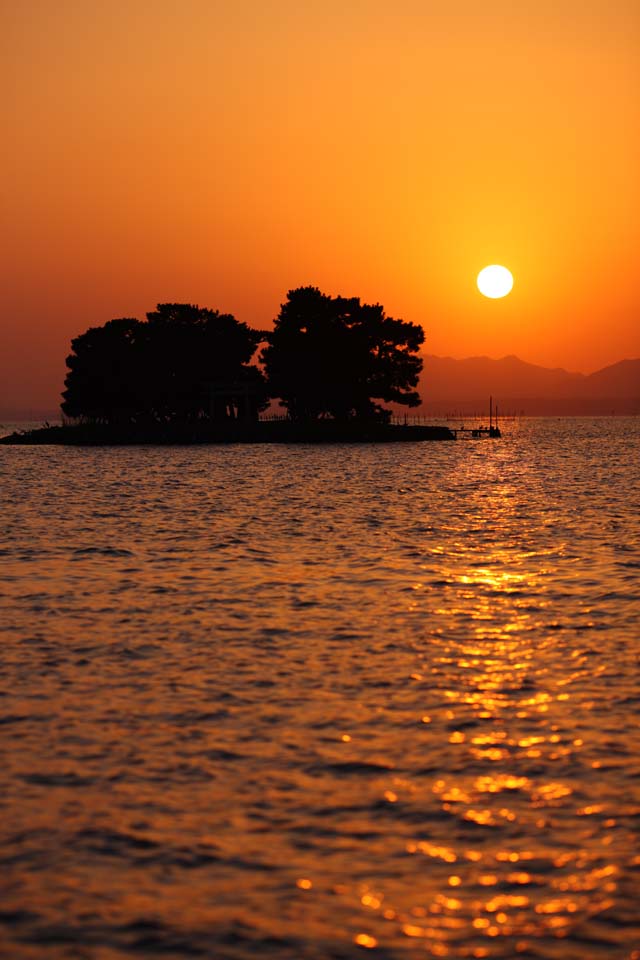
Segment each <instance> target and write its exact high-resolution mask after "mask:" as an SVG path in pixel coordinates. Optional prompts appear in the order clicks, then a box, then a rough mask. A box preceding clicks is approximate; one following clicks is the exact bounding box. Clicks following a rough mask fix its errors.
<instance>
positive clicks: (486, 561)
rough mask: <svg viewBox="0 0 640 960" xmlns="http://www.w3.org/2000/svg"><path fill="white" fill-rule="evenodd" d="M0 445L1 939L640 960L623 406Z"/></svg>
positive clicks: (201, 949)
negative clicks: (325, 433) (358, 434)
mask: <svg viewBox="0 0 640 960" xmlns="http://www.w3.org/2000/svg"><path fill="white" fill-rule="evenodd" d="M507 434H508V435H507V436H506V437H505V438H504V439H503V440H502V441H498V442H491V441H482V442H476V443H473V442H458V443H457V444H452V443H449V444H432V445H430V444H415V445H414V444H408V445H398V446H395V445H393V446H391V445H390V446H377V447H372V446H368V447H367V446H353V447H344V446H343V447H273V446H270V447H259V446H237V447H229V448H216V447H209V448H204V447H201V448H171V449H167V448H164V449H157V448H148V449H141V448H137V449H136V448H120V449H118V448H111V449H63V448H46V447H43V448H29V447H23V448H20V447H14V448H2V449H1V450H0V480H1V484H2V488H1V489H2V500H3V509H2V518H1V529H2V538H1V541H0V559H1V561H2V563H1V567H0V571H1V573H0V577H1V581H0V586H1V590H2V597H1V601H2V608H3V618H2V622H3V628H4V636H3V640H2V648H1V659H2V672H1V676H0V745H1V754H2V756H1V758H0V759H1V763H0V884H1V886H2V895H1V898H0V955H1V956H2V957H5V956H6V957H8V958H9V957H10V958H18V960H22V958H40V957H43V958H63V957H64V958H92V960H93V958H96V960H111V958H113V960H116V958H122V957H163V958H187V957H210V958H215V960H232V958H233V960H244V958H251V957H256V956H258V957H270V958H285V960H307V958H316V960H326V958H344V960H346V958H351V957H358V956H361V955H366V954H367V952H368V953H369V954H370V955H371V956H372V957H379V958H405V957H420V956H426V957H430V956H435V957H454V958H457V957H490V958H494V957H495V958H514V957H528V958H534V957H544V958H550V960H552V958H563V960H595V958H603V960H604V958H606V960H618V958H625V960H629V958H632V957H633V958H637V957H640V953H639V952H638V951H639V950H640V910H639V906H638V904H639V903H640V844H638V826H639V824H640V755H639V747H640V733H639V725H638V716H639V713H640V693H639V689H638V654H639V652H640V637H639V630H638V623H637V618H638V609H639V604H638V597H639V595H640V530H639V524H638V464H639V463H640V457H639V453H640V421H638V420H637V419H636V420H623V419H615V420H594V421H589V420H573V421H569V420H565V421H557V420H555V421H542V420H540V421H529V422H526V421H525V422H523V423H521V424H514V425H509V426H507Z"/></svg>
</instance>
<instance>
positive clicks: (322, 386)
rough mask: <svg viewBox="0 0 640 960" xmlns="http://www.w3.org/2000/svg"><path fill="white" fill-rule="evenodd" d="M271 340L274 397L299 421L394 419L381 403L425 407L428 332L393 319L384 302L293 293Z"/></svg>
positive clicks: (312, 290) (268, 353)
mask: <svg viewBox="0 0 640 960" xmlns="http://www.w3.org/2000/svg"><path fill="white" fill-rule="evenodd" d="M266 339H267V341H268V345H267V347H266V348H265V349H264V350H263V351H262V354H261V360H262V362H263V363H264V368H265V373H266V375H267V381H268V385H269V394H270V395H271V396H272V397H278V398H280V402H281V404H282V405H283V406H284V407H286V408H287V410H288V412H289V415H290V416H291V417H292V418H293V419H294V420H314V419H317V418H319V417H326V416H329V417H333V418H335V419H338V420H345V419H350V418H367V419H370V418H377V419H387V418H388V416H389V412H388V411H387V410H385V409H384V408H382V407H381V406H380V405H379V404H378V403H377V402H376V401H379V400H382V401H384V402H387V403H389V402H393V403H398V404H404V405H406V406H409V407H415V406H418V405H419V403H420V395H419V394H418V393H417V392H416V390H415V389H414V388H415V387H416V386H417V384H418V378H419V375H420V371H421V369H422V359H421V357H419V356H418V355H417V351H418V349H419V347H420V345H421V344H422V343H423V342H424V332H423V330H422V327H420V326H418V325H417V324H414V323H409V322H407V321H404V320H395V319H393V317H388V316H386V314H385V312H384V308H383V307H382V306H381V305H380V304H367V303H360V299H359V298H358V297H350V298H346V297H331V296H327V295H326V294H323V293H321V292H320V290H318V289H317V288H316V287H300V288H298V289H296V290H290V291H289V293H288V294H287V301H286V303H284V304H282V306H281V308H280V313H279V314H278V317H277V319H276V321H275V324H274V329H273V332H271V333H269V334H267V335H266Z"/></svg>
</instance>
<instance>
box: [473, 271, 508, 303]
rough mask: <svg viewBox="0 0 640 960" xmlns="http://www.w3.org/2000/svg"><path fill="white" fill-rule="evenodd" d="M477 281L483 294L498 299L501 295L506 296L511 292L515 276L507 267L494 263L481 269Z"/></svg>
mask: <svg viewBox="0 0 640 960" xmlns="http://www.w3.org/2000/svg"><path fill="white" fill-rule="evenodd" d="M476 283H477V284H478V290H479V291H480V293H481V294H483V296H485V297H490V298H491V299H492V300H498V299H499V298H500V297H506V296H507V294H508V293H511V289H512V287H513V276H512V274H511V271H510V270H507V268H506V267H501V266H499V264H497V263H494V264H491V266H489V267H485V268H484V269H483V270H481V271H480V273H479V274H478V278H477V280H476Z"/></svg>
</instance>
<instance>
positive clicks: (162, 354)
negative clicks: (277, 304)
mask: <svg viewBox="0 0 640 960" xmlns="http://www.w3.org/2000/svg"><path fill="white" fill-rule="evenodd" d="M423 341H424V333H423V331H422V328H421V327H419V326H418V325H417V324H414V323H409V322H406V321H404V320H395V319H393V318H392V317H387V316H386V315H385V312H384V309H383V307H382V306H381V305H380V304H375V305H371V304H365V303H360V300H359V299H358V298H356V297H352V298H346V297H330V296H327V295H325V294H323V293H321V292H320V290H318V289H317V288H315V287H300V288H298V289H297V290H290V291H289V293H288V294H287V300H286V302H285V303H284V304H283V305H282V306H281V308H280V313H279V314H278V317H277V318H276V320H275V322H274V327H273V330H271V331H265V330H254V329H252V328H251V327H249V326H247V324H245V323H241V322H239V321H238V320H236V319H235V317H233V316H231V315H230V314H222V313H218V311H215V310H207V309H204V308H201V307H197V306H193V305H191V304H183V303H162V304H158V307H157V309H156V310H155V311H153V312H152V313H148V314H147V319H146V321H140V320H135V319H129V318H123V319H119V320H110V321H109V322H108V323H106V324H104V326H102V327H92V328H91V329H89V330H87V331H86V332H85V333H83V334H82V335H81V336H79V337H76V338H75V339H74V340H73V341H72V342H71V348H72V353H71V354H70V355H69V357H67V367H68V368H69V372H68V374H67V377H66V380H65V390H64V392H63V397H64V400H63V403H62V410H63V412H64V413H65V414H66V415H67V416H69V417H73V418H83V419H86V420H90V421H93V422H103V423H116V422H118V423H123V422H124V423H145V422H155V423H158V422H173V421H180V422H193V421H199V420H211V421H222V420H255V419H257V417H258V414H259V413H260V411H262V410H264V409H266V407H267V406H268V403H269V400H270V399H271V398H277V399H279V401H280V403H281V405H282V406H283V407H285V408H286V410H287V412H288V415H289V416H290V417H291V418H292V419H294V420H297V421H307V420H316V419H319V418H321V417H331V418H334V419H336V420H349V419H353V418H359V419H362V418H366V419H378V420H385V419H387V418H388V416H389V412H388V411H387V410H385V409H384V408H383V407H381V406H380V403H379V401H382V402H386V403H389V402H394V403H399V404H405V405H407V406H410V407H411V406H417V405H418V404H419V403H420V396H419V394H418V393H417V392H416V390H415V387H416V386H417V383H418V378H419V375H420V371H421V369H422V359H421V358H420V357H419V356H418V350H419V348H420V345H421V344H422V343H423ZM261 345H263V348H262V350H261V352H260V353H259V354H258V361H259V364H260V365H256V363H252V362H251V361H252V359H254V357H255V355H256V351H257V350H258V348H259V347H260V346H261Z"/></svg>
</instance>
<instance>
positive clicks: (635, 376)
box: [418, 354, 640, 416]
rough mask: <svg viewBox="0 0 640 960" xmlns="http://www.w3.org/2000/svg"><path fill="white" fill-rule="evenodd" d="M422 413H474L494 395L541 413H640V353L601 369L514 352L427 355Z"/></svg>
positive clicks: (505, 405)
mask: <svg viewBox="0 0 640 960" xmlns="http://www.w3.org/2000/svg"><path fill="white" fill-rule="evenodd" d="M418 390H419V392H420V395H421V398H422V406H421V408H420V411H418V412H421V413H426V414H444V413H453V412H456V411H458V412H460V413H463V414H464V413H466V414H470V413H473V412H476V411H484V410H485V409H487V408H488V399H489V395H493V397H494V398H495V399H496V400H497V402H498V403H499V405H500V407H501V409H502V410H503V411H504V412H505V413H506V412H513V413H522V412H524V413H525V414H530V415H532V416H535V415H554V414H557V415H571V414H575V415H578V414H610V413H619V414H633V413H640V359H636V360H621V361H620V362H618V363H614V364H612V365H611V366H608V367H604V368H603V369H602V370H598V371H596V372H595V373H592V374H589V375H586V374H583V373H570V372H568V371H567V370H564V369H562V368H560V367H557V368H554V369H550V368H548V367H541V366H538V365H536V364H533V363H526V362H525V361H524V360H520V359H519V358H518V357H516V356H513V355H510V356H506V357H502V358H501V359H500V360H492V359H490V358H489V357H468V358H467V359H464V360H455V359H453V358H452V357H436V356H433V355H430V354H427V355H425V356H424V367H423V372H422V376H421V379H420V384H419V387H418Z"/></svg>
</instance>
